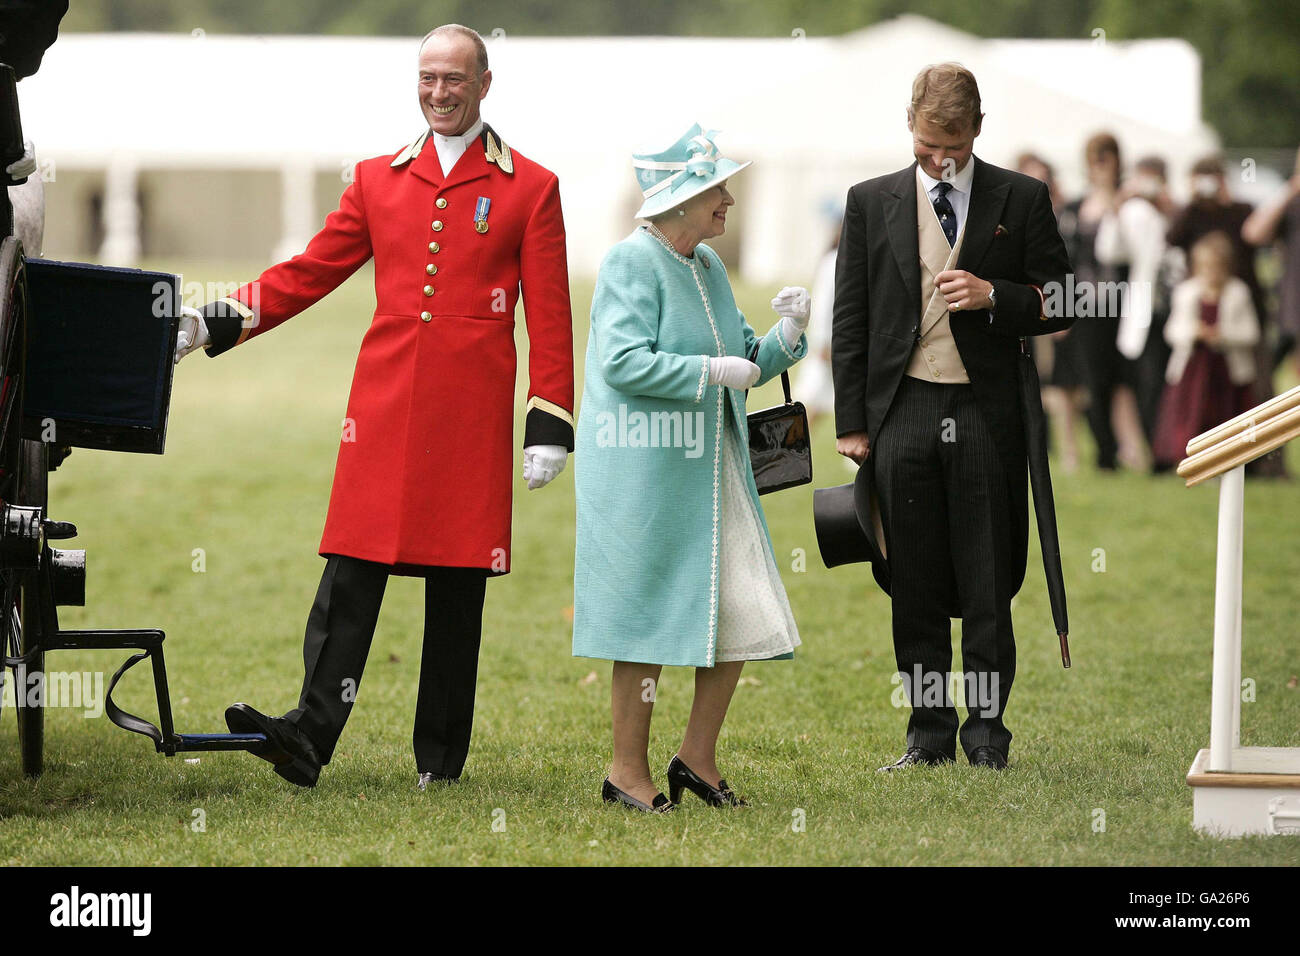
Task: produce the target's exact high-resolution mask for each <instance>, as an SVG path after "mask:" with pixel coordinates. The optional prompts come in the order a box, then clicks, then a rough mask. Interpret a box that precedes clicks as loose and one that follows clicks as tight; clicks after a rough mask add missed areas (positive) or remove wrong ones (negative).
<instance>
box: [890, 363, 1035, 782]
mask: <svg viewBox="0 0 1300 956" xmlns="http://www.w3.org/2000/svg"><path fill="white" fill-rule="evenodd" d="M871 459H872V460H873V461H874V468H875V479H876V490H877V494H878V495H879V497H880V506H881V518H882V521H883V524H884V529H885V546H886V549H887V552H888V559H889V568H890V578H891V592H892V598H893V630H894V655H895V658H896V660H897V663H898V671H899V673H900V674H901V675H902V677H903V686H904V687H905V688H906V690H907V695H908V701H909V703H910V704H911V705H912V716H911V718H910V719H909V720H908V723H907V744H908V746H909V747H925V748H927V749H929V750H934V751H938V752H939V753H942V754H945V755H947V756H950V757H951V756H954V755H955V752H956V747H955V744H956V738H957V711H956V708H955V707H954V706H953V701H952V697H951V696H950V694H949V688H950V678H949V672H950V671H951V670H952V630H951V622H950V618H951V617H960V618H961V619H962V627H961V656H962V670H963V674H962V675H961V676H960V678H959V679H960V680H961V681H962V686H963V688H964V690H965V696H966V709H967V714H968V716H967V718H966V721H965V722H964V723H963V724H962V726H961V745H962V749H963V750H964V751H965V752H966V753H967V754H969V753H970V752H971V751H972V750H974V749H975V748H976V747H981V746H990V747H994V748H996V749H997V750H999V751H1000V752H1002V753H1003V754H1004V755H1005V754H1006V753H1007V750H1008V748H1009V747H1010V745H1011V732H1010V731H1009V730H1007V728H1006V725H1005V724H1003V722H1002V715H1003V712H1004V711H1005V709H1006V704H1007V698H1008V697H1009V696H1010V694H1011V682H1012V680H1013V679H1014V678H1015V673H1016V643H1015V635H1014V634H1013V632H1012V628H1011V597H1012V594H1013V593H1014V590H1015V588H1016V587H1017V586H1018V582H1016V581H1013V580H1012V577H1013V575H1014V571H1013V568H1014V567H1015V562H1014V561H1013V560H1012V549H1013V537H1014V536H1013V532H1012V514H1011V504H1010V500H1011V499H1010V490H1009V488H1008V485H1007V478H1006V471H1005V467H1004V465H1003V464H1002V460H1001V458H1000V457H999V455H998V449H997V446H996V445H995V443H994V441H993V438H992V436H991V435H990V434H989V431H988V429H987V427H986V426H985V424H984V419H983V417H982V416H981V415H980V411H979V408H978V406H977V405H976V401H975V396H974V394H973V393H972V391H971V387H970V386H969V385H936V384H933V383H931V382H925V381H921V380H919V379H915V378H911V377H910V376H906V375H905V376H903V380H902V382H901V384H900V385H899V387H898V392H897V393H896V394H895V396H894V402H893V405H892V406H891V407H890V409H889V414H888V415H887V416H886V417H885V421H884V424H883V425H882V426H881V428H880V432H879V434H878V435H877V436H876V442H875V445H874V446H873V447H872V449H871Z"/></svg>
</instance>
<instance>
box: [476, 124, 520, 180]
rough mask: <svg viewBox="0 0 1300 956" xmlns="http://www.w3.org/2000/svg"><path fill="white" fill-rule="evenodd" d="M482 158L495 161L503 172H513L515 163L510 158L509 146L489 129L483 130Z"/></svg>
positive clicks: (490, 161) (491, 161)
mask: <svg viewBox="0 0 1300 956" xmlns="http://www.w3.org/2000/svg"><path fill="white" fill-rule="evenodd" d="M483 158H484V159H486V160H487V161H488V162H489V163H496V164H497V168H498V169H500V170H501V172H503V173H514V171H515V163H514V160H512V159H511V158H510V147H509V146H507V145H506V144H505V142H504V141H503V140H501V139H498V138H497V136H496V134H495V133H494V132H493V131H492V130H491V129H490V128H488V129H484V130H483Z"/></svg>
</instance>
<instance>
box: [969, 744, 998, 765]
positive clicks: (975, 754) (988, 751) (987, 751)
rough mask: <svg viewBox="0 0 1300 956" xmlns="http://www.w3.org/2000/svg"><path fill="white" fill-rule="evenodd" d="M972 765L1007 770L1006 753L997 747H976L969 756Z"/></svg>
mask: <svg viewBox="0 0 1300 956" xmlns="http://www.w3.org/2000/svg"><path fill="white" fill-rule="evenodd" d="M968 759H969V760H970V765H971V766H972V767H988V768H989V769H990V770H1006V769H1007V758H1006V755H1005V754H1003V753H1002V751H1001V750H998V749H997V748H996V747H976V748H975V749H974V750H972V751H971V752H970V756H969V757H968Z"/></svg>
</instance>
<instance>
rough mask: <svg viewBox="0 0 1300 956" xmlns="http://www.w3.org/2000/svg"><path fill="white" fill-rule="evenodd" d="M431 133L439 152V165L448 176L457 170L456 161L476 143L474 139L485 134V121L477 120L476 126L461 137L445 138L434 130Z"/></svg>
mask: <svg viewBox="0 0 1300 956" xmlns="http://www.w3.org/2000/svg"><path fill="white" fill-rule="evenodd" d="M430 132H431V133H433V148H434V149H436V150H437V151H438V164H439V165H440V166H442V175H443V176H446V175H448V174H449V173H450V172H451V171H452V169H454V168H455V166H456V161H457V160H458V159H460V158H461V157H462V156H464V155H465V150H466V149H468V148H469V144H470V143H472V142H474V138H475V137H476V136H478V134H479V133H481V132H483V120H482V119H481V118H480V119H477V120H475V121H474V125H473V126H471V127H470V128H469V129H467V130H465V132H463V133H461V134H460V135H459V136H443V135H442V134H441V133H439V132H436V131H434V130H430Z"/></svg>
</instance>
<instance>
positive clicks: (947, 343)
mask: <svg viewBox="0 0 1300 956" xmlns="http://www.w3.org/2000/svg"><path fill="white" fill-rule="evenodd" d="M918 180H919V177H918ZM967 218H969V215H968V217H967ZM916 222H917V227H916V231H917V240H918V246H919V247H920V252H921V341H920V343H919V344H917V345H916V346H914V347H913V349H912V356H911V358H910V359H909V360H908V363H907V370H906V371H907V374H908V375H910V376H912V377H913V378H920V379H924V380H925V381H927V382H936V383H939V384H943V385H962V384H966V383H968V382H969V381H970V377H969V376H967V374H966V366H965V365H963V364H962V361H961V354H960V353H959V352H958V351H957V343H956V341H954V340H953V337H952V329H951V328H950V327H949V325H948V303H947V302H946V301H945V300H944V297H943V294H942V293H941V292H940V291H939V290H938V289H937V288H935V285H934V277H935V276H936V275H938V274H939V273H940V272H943V271H944V270H945V269H952V268H954V267H955V266H956V263H957V255H958V253H960V252H961V244H962V240H963V239H964V238H965V236H966V230H965V229H962V231H961V232H960V233H959V234H958V236H957V244H956V245H955V246H953V247H952V248H951V249H950V248H948V239H947V237H945V236H944V234H943V227H942V226H940V225H939V219H938V217H937V216H935V214H934V206H932V205H931V204H930V197H929V195H927V194H926V191H925V189H924V187H923V186H922V185H921V183H920V182H919V181H918V183H917V186H916Z"/></svg>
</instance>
